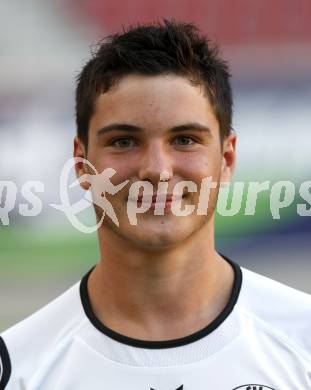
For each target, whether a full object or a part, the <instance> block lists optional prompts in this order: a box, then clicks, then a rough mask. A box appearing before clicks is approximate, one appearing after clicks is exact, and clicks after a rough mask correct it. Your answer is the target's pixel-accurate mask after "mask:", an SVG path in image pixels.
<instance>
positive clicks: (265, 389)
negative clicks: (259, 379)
mask: <svg viewBox="0 0 311 390" xmlns="http://www.w3.org/2000/svg"><path fill="white" fill-rule="evenodd" d="M232 390H276V389H273V388H272V387H269V386H265V385H255V384H254V385H252V384H249V385H242V386H239V387H235V388H234V389H232Z"/></svg>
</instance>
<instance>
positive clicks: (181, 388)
mask: <svg viewBox="0 0 311 390" xmlns="http://www.w3.org/2000/svg"><path fill="white" fill-rule="evenodd" d="M183 388H184V385H181V386H179V387H178V388H177V389H175V390H183ZM150 390H155V389H153V388H152V387H150Z"/></svg>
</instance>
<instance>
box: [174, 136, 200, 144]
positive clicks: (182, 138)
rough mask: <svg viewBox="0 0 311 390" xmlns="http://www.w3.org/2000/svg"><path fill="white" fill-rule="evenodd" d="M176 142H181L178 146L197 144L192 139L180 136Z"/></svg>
mask: <svg viewBox="0 0 311 390" xmlns="http://www.w3.org/2000/svg"><path fill="white" fill-rule="evenodd" d="M176 140H177V141H179V142H177V144H178V145H181V146H188V145H193V144H194V143H195V142H196V141H195V140H194V139H193V138H192V137H188V136H186V135H181V136H178V137H176V138H175V140H174V141H176Z"/></svg>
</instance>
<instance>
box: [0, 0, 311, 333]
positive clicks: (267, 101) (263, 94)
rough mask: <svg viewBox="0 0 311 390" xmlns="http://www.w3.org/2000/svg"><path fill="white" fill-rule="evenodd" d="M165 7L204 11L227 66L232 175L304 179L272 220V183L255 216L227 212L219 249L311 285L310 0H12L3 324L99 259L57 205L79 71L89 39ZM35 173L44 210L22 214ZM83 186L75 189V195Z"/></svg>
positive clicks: (1, 151) (306, 287) (2, 156)
mask: <svg viewBox="0 0 311 390" xmlns="http://www.w3.org/2000/svg"><path fill="white" fill-rule="evenodd" d="M162 17H167V18H168V17H175V18H176V19H179V20H187V21H194V22H196V23H197V24H198V25H199V26H200V28H201V29H202V30H203V31H204V32H205V33H207V34H208V35H209V37H210V38H211V39H214V40H216V41H217V42H218V43H219V44H220V45H221V48H222V52H223V55H224V57H225V58H226V59H227V60H228V61H229V63H230V65H231V70H232V74H233V87H234V96H235V107H234V128H235V129H236V131H237V133H238V136H239V140H238V166H237V171H236V175H235V180H243V179H246V180H254V181H255V180H258V181H266V180H270V181H271V183H274V182H276V181H278V180H289V181H292V182H294V183H295V184H296V194H297V199H296V201H295V202H294V204H293V206H292V207H289V208H287V209H286V210H285V209H284V210H281V212H280V214H281V218H280V220H273V219H272V217H271V214H270V210H269V198H268V196H267V195H265V194H261V195H259V199H258V200H259V201H258V207H257V209H256V214H255V216H254V217H249V216H243V212H241V213H240V214H238V215H237V216H235V217H231V218H219V219H218V221H217V233H218V236H217V237H218V239H217V245H218V249H219V250H220V251H221V252H223V253H224V254H227V255H228V256H230V257H231V258H232V259H234V260H235V261H237V262H239V263H240V264H241V265H243V266H246V267H248V268H250V269H252V270H255V271H257V272H260V273H262V274H264V275H267V276H270V277H272V278H274V279H276V280H279V281H281V282H284V283H286V284H288V285H290V286H293V287H296V288H298V289H300V290H303V291H307V292H311V283H310V279H311V278H310V277H311V255H310V249H311V244H310V239H311V235H310V233H311V218H310V217H299V216H298V215H297V211H296V205H297V203H301V199H300V198H299V194H298V189H299V185H300V183H302V182H304V181H306V180H311V177H310V172H311V169H310V168H311V164H310V157H309V154H310V151H311V134H310V132H311V108H310V107H311V71H310V69H311V24H310V20H311V2H310V1H309V0H297V1H291V0H274V1H273V2H271V1H269V0H261V1H260V0H248V1H247V0H236V1H234V2H233V1H228V0H226V1H225V0H215V1H212V0H209V1H207V0H205V1H203V0H192V1H185V0H183V1H181V0H180V1H177V0H175V1H168V0H158V1H143V0H132V1H131V2H126V1H120V0H112V1H110V0H109V1H108V0H102V1H100V0H79V1H73V0H62V1H61V0H57V1H40V0H29V1H27V2H21V1H19V0H10V1H9V0H6V1H4V2H2V3H1V6H0V32H1V33H0V47H1V61H0V74H1V76H0V137H1V138H0V180H13V181H14V182H15V183H16V184H17V187H18V196H17V201H16V207H15V208H14V210H12V211H11V212H10V214H9V216H10V225H9V226H2V225H1V223H0V331H1V330H3V329H5V328H6V327H8V326H9V325H11V324H13V323H15V322H17V321H18V320H20V319H22V318H24V317H25V316H27V315H29V314H30V313H32V312H33V311H35V310H36V309H38V308H39V307H41V306H42V305H44V304H45V303H47V302H48V301H50V300H51V299H52V298H54V297H56V296H57V295H58V294H60V293H61V292H62V291H64V290H65V289H66V288H68V287H69V286H70V285H72V284H73V283H74V282H76V281H78V280H79V279H80V278H81V276H82V275H83V274H84V273H85V272H86V271H87V270H88V269H89V268H90V267H91V266H92V265H93V264H94V263H95V262H96V261H97V259H98V248H97V239H96V234H93V235H85V234H82V233H79V232H78V231H76V230H75V229H74V228H73V227H72V226H71V225H70V223H69V222H68V220H67V219H66V217H65V216H64V215H63V214H62V213H61V212H59V211H57V210H55V209H53V208H51V207H50V206H49V204H50V203H59V174H60V171H61V168H62V165H63V164H64V162H65V161H66V160H67V158H68V157H70V156H71V154H72V139H73V136H74V134H75V124H74V77H75V76H76V75H77V73H78V72H79V70H80V69H81V66H82V65H83V64H84V63H85V61H86V60H87V59H88V58H89V56H90V51H91V50H92V46H91V43H96V42H97V41H98V40H99V39H100V38H102V37H103V36H105V35H107V34H109V33H112V32H116V31H119V30H120V28H121V27H122V26H123V25H125V26H126V25H128V24H130V23H136V22H139V21H153V20H156V19H159V18H162ZM28 180H41V181H42V182H43V183H44V185H45V192H44V193H43V194H39V196H40V198H41V199H42V202H43V209H42V212H41V214H40V216H37V217H21V216H20V215H19V213H18V205H19V203H21V202H23V203H24V200H23V198H22V196H21V194H20V191H21V186H22V185H23V183H25V182H26V181H28ZM4 195H5V194H4V193H3V194H2V198H0V202H1V204H0V205H1V207H3V205H4ZM81 196H82V192H79V190H78V192H77V193H75V194H74V195H73V198H74V199H79V198H81ZM74 199H73V200H74ZM242 211H243V207H242ZM85 218H86V220H88V221H89V220H90V219H89V218H90V216H89V215H87V216H85ZM267 304H268V302H267Z"/></svg>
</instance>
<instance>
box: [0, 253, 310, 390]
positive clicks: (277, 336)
mask: <svg viewBox="0 0 311 390" xmlns="http://www.w3.org/2000/svg"><path fill="white" fill-rule="evenodd" d="M227 261H229V262H230V264H231V265H232V266H233V268H234V271H235V281H234V288H233V291H232V295H231V298H230V301H229V302H228V304H227V306H226V308H225V309H224V310H223V312H222V313H221V314H220V315H219V316H218V318H217V319H215V320H214V321H213V322H212V323H210V324H209V325H207V326H206V327H205V328H204V329H202V330H200V331H198V332H196V333H194V334H192V335H189V336H186V337H183V338H179V339H175V340H169V341H167V340H166V341H146V340H144V341H143V340H137V339H133V338H129V337H126V336H124V335H121V334H119V333H116V332H114V331H113V330H111V329H109V328H107V327H106V326H105V325H103V324H102V323H101V322H100V321H99V320H98V319H97V318H96V316H95V314H94V312H93V310H92V308H91V305H90V301H89V298H88V293H87V279H88V276H89V274H90V273H88V274H87V275H86V276H85V277H84V278H83V279H82V281H81V282H79V283H77V284H76V285H74V286H73V287H71V288H70V289H69V290H68V291H66V292H65V293H64V294H63V295H61V296H60V297H58V298H57V299H56V300H54V301H53V302H51V303H50V304H48V305H47V306H45V307H44V308H43V309H41V310H39V311H38V312H36V313H35V314H33V315H32V316H30V317H29V318H27V319H26V320H24V321H22V322H21V323H19V324H17V325H15V326H14V327H12V328H11V329H9V330H7V331H5V332H4V333H3V334H2V336H1V339H0V355H1V359H0V382H1V384H0V389H4V388H5V389H7V390H25V389H26V390H39V389H40V390H71V389H72V390H82V389H83V390H123V389H126V390H207V389H209V390H237V389H239V390H266V389H274V390H310V389H311V296H310V295H307V294H305V293H302V292H300V291H297V290H295V289H292V288H290V287H287V286H285V285H283V284H280V283H278V282H276V281H274V280H271V279H269V278H266V277H263V276H261V275H259V274H257V273H254V272H252V271H249V270H247V269H245V268H240V267H239V266H238V265H237V264H235V263H233V262H232V261H230V260H229V259H227Z"/></svg>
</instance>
